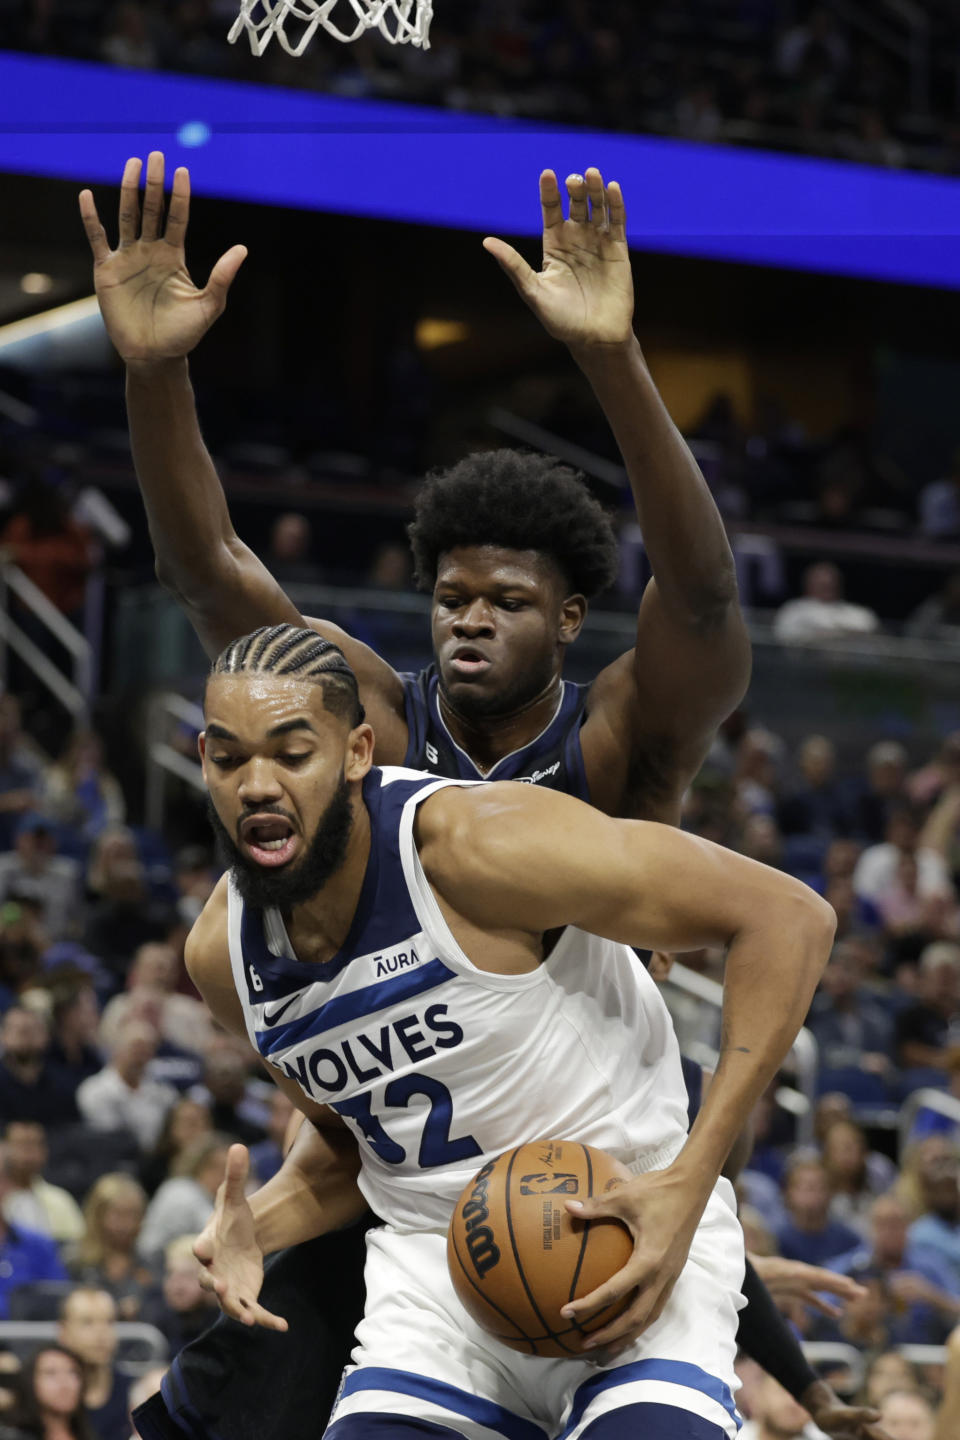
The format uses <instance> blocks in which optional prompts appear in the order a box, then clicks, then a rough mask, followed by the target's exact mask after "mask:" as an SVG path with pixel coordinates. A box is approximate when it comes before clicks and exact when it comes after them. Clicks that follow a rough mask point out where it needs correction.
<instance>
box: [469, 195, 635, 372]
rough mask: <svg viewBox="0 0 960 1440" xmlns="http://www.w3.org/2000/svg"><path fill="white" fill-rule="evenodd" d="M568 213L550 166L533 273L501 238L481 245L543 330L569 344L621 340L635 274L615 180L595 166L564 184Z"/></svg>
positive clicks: (629, 329) (626, 333)
mask: <svg viewBox="0 0 960 1440" xmlns="http://www.w3.org/2000/svg"><path fill="white" fill-rule="evenodd" d="M566 187H567V194H568V195H569V197H570V218H569V219H567V220H565V219H564V218H563V199H562V196H561V193H560V186H559V184H558V183H557V177H556V175H555V174H554V173H553V171H552V170H544V172H543V174H542V175H541V176H540V204H541V206H542V209H543V264H542V266H541V268H540V270H534V269H532V268H531V266H529V265H528V264H527V262H526V260H524V258H523V256H522V255H520V254H518V252H517V251H516V250H514V248H513V246H512V245H508V244H507V243H506V241H504V240H497V239H495V238H494V237H492V236H488V237H487V239H486V240H484V242H483V245H484V249H485V250H487V251H488V252H489V254H491V255H492V256H493V257H494V259H495V260H496V261H497V262H498V264H499V265H500V267H501V268H502V269H503V270H505V271H506V273H507V274H508V275H509V276H510V279H511V280H512V281H513V283H514V285H515V286H516V288H517V291H518V293H519V294H520V295H521V296H522V298H523V299H524V300H525V301H526V303H527V304H528V305H529V306H530V309H531V310H532V311H533V313H534V314H535V315H536V317H537V319H538V320H539V321H540V322H541V324H542V325H543V327H544V329H545V330H547V332H548V333H549V334H550V335H552V336H553V338H554V339H555V340H562V341H563V342H564V344H565V345H569V346H571V347H572V348H576V347H582V346H590V345H602V346H608V345H623V344H626V342H627V341H628V340H630V338H631V336H632V334H633V273H632V271H631V269H630V253H629V250H628V249H627V231H626V222H627V216H626V210H625V208H624V203H623V195H622V193H621V190H620V186H619V185H618V184H617V182H616V181H615V180H612V181H611V182H610V184H609V185H604V183H603V176H602V175H601V174H600V171H599V170H597V169H595V168H591V169H589V170H587V172H586V174H584V175H571V176H569V177H568V179H567V182H566Z"/></svg>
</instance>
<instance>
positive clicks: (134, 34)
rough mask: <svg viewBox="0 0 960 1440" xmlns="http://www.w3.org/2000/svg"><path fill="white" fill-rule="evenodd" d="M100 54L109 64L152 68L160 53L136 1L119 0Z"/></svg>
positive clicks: (129, 67) (146, 15) (142, 11)
mask: <svg viewBox="0 0 960 1440" xmlns="http://www.w3.org/2000/svg"><path fill="white" fill-rule="evenodd" d="M100 53H101V55H102V57H103V59H104V60H106V61H107V62H108V63H109V64H110V65H122V66H124V67H125V68H126V69H130V70H153V69H154V68H155V66H156V65H157V62H158V60H159V58H160V57H159V52H158V50H157V45H156V42H155V40H154V38H153V36H152V34H151V32H150V22H149V16H148V13H147V11H146V10H145V9H144V7H143V5H141V4H140V3H139V0H120V4H119V5H117V7H116V9H115V10H114V12H113V17H112V19H111V22H110V29H109V31H108V32H107V34H106V35H105V36H104V39H103V43H102V44H101V46H100Z"/></svg>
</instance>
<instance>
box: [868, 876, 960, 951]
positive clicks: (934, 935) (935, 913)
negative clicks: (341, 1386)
mask: <svg viewBox="0 0 960 1440" xmlns="http://www.w3.org/2000/svg"><path fill="white" fill-rule="evenodd" d="M874 906H875V908H876V911H877V914H878V915H879V916H880V919H881V920H882V922H883V929H884V933H885V934H886V935H887V936H888V937H889V938H890V939H891V940H894V941H896V942H897V945H896V950H897V952H898V953H900V954H902V953H903V951H904V949H906V950H907V951H908V952H909V951H913V953H916V951H918V950H919V949H921V948H922V947H923V945H925V944H926V943H928V942H929V941H931V940H955V939H957V938H960V906H958V904H957V899H956V896H955V895H954V894H952V893H949V892H942V891H941V892H939V893H937V894H933V895H930V894H927V895H922V894H921V893H920V870H919V866H918V865H917V857H916V856H915V855H910V854H901V855H900V857H899V859H898V860H897V868H896V872H895V874H894V878H893V881H892V882H891V884H890V885H889V886H887V887H886V888H885V889H884V890H883V891H882V892H881V893H880V894H879V895H878V896H877V897H876V900H875V901H874Z"/></svg>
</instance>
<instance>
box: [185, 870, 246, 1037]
mask: <svg viewBox="0 0 960 1440" xmlns="http://www.w3.org/2000/svg"><path fill="white" fill-rule="evenodd" d="M227 885H228V881H227V876H226V875H224V876H223V877H222V878H221V879H220V880H219V881H218V882H217V885H216V887H215V889H214V891H213V893H212V895H211V896H210V899H209V900H208V901H207V903H206V905H204V907H203V909H202V910H201V911H200V914H199V915H198V916H197V919H196V921H195V923H194V926H193V929H192V930H191V931H190V934H189V935H188V936H187V943H186V945H185V946H184V952H183V958H184V961H185V962H186V966H187V973H188V974H189V976H190V979H191V980H192V981H193V983H194V985H196V987H197V989H198V990H199V991H200V994H201V996H202V997H203V999H204V1001H205V1002H206V1005H207V1008H208V1009H209V1010H210V1013H211V1014H212V1016H213V1018H214V1019H215V1020H218V1021H219V1022H220V1024H221V1025H223V1026H224V1027H225V1028H226V1029H227V1030H230V1031H231V1032H232V1033H233V1034H235V1035H242V1036H246V1033H247V1032H246V1025H245V1024H244V1019H243V1007H242V1006H241V1004H240V999H239V996H238V995H237V991H236V987H235V985H234V983H233V972H232V970H231V968H230V942H229V938H228V930H227Z"/></svg>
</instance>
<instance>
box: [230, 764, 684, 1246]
mask: <svg viewBox="0 0 960 1440" xmlns="http://www.w3.org/2000/svg"><path fill="white" fill-rule="evenodd" d="M458 783H463V782H457V781H450V780H439V781H438V780H437V779H436V778H435V777H434V776H426V775H422V774H420V773H418V772H416V771H411V770H403V769H399V768H392V767H391V768H386V769H383V770H373V771H371V773H370V775H369V776H368V777H367V779H366V780H365V782H364V799H365V802H366V805H367V808H368V810H369V813H370V824H371V845H370V858H369V861H368V864H367V871H366V875H365V877H364V881H363V887H362V891H361V895H360V899H359V903H358V905H357V912H356V915H355V917H354V920H353V924H352V925H351V928H350V933H349V935H348V936H347V939H346V941H345V942H344V945H343V947H342V949H341V950H340V951H339V953H338V954H337V955H335V956H334V957H333V959H332V960H330V961H327V962H325V963H324V964H311V963H309V962H302V961H298V960H296V959H295V958H294V957H293V952H292V949H291V946H290V942H289V940H288V938H287V935H286V931H285V929H284V927H283V923H282V921H281V918H280V915H279V913H278V912H276V911H258V910H255V909H253V908H252V907H251V906H248V905H244V903H243V902H242V901H241V899H240V897H239V895H238V894H237V892H236V890H235V889H234V887H233V885H232V884H231V886H230V892H229V937H230V956H231V961H232V964H233V973H234V979H235V982H236V987H237V992H238V994H239V996H240V999H241V1001H242V1003H243V1009H244V1015H245V1018H246V1023H247V1029H248V1031H249V1034H250V1038H251V1040H252V1042H253V1044H254V1045H255V1046H256V1047H257V1049H258V1050H259V1051H260V1053H261V1055H263V1057H264V1058H265V1059H266V1060H267V1061H268V1062H269V1064H271V1065H273V1066H276V1067H277V1068H278V1069H279V1070H281V1071H282V1072H283V1073H284V1074H285V1075H287V1076H290V1077H291V1078H293V1079H295V1080H296V1081H297V1082H298V1084H299V1085H300V1087H301V1089H302V1090H303V1092H304V1094H305V1095H307V1096H308V1097H309V1098H310V1099H311V1100H313V1101H317V1102H319V1103H321V1104H326V1105H330V1106H331V1107H332V1108H333V1109H334V1110H336V1111H337V1113H338V1114H339V1115H341V1116H342V1117H343V1119H344V1120H345V1121H346V1122H347V1124H348V1125H349V1126H350V1127H351V1129H352V1130H353V1131H354V1133H355V1134H356V1136H357V1139H358V1141H359V1145H360V1153H361V1156H362V1162H363V1163H362V1170H361V1175H360V1188H361V1189H362V1191H363V1193H364V1195H365V1196H366V1199H367V1201H368V1202H369V1204H370V1207H371V1209H372V1210H373V1211H374V1213H375V1214H377V1215H378V1216H379V1217H380V1218H381V1219H382V1220H385V1221H387V1222H388V1223H389V1224H391V1225H393V1226H395V1227H397V1228H398V1229H401V1230H403V1229H406V1230H424V1229H437V1228H444V1227H446V1225H447V1223H448V1222H449V1219H450V1215H451V1213H452V1209H453V1205H454V1202H455V1201H456V1199H457V1197H458V1196H459V1194H460V1191H461V1190H462V1189H463V1187H464V1185H465V1184H466V1183H467V1181H468V1180H469V1179H470V1178H471V1177H472V1176H473V1175H474V1174H475V1173H476V1171H477V1170H478V1169H480V1167H481V1166H482V1165H484V1164H485V1163H486V1162H487V1160H490V1159H492V1158H493V1157H495V1156H496V1155H498V1154H500V1153H501V1152H502V1151H504V1150H508V1149H510V1148H512V1147H513V1146H514V1145H519V1144H521V1143H524V1142H526V1141H530V1140H537V1139H551V1138H552V1139H566V1140H579V1141H582V1142H583V1143H584V1144H588V1145H595V1146H598V1147H599V1148H600V1149H602V1150H606V1151H608V1152H610V1153H611V1154H612V1155H615V1156H616V1157H617V1158H618V1159H620V1160H622V1161H623V1162H624V1163H625V1164H626V1165H628V1166H630V1168H631V1169H632V1170H634V1171H635V1172H640V1171H643V1170H653V1169H658V1168H662V1167H663V1166H665V1165H667V1164H669V1163H670V1161H671V1160H672V1159H673V1158H674V1157H675V1156H676V1155H677V1153H678V1152H679V1150H680V1149H681V1147H682V1145H683V1143H684V1139H685V1136H686V1130H687V1096H686V1089H685V1087H684V1082H683V1075H682V1071H681V1067H680V1052H679V1049H678V1046H677V1041H676V1037H675V1035H674V1032H673V1026H672V1024H671V1021H670V1017H669V1015H668V1013H667V1009H666V1006H665V1005H664V1003H663V1001H662V999H661V998H660V994H659V992H658V990H657V987H656V985H655V984H654V982H653V981H652V980H651V979H650V977H649V975H648V974H647V972H646V970H645V969H644V967H643V965H642V964H641V963H640V961H639V960H638V959H637V957H636V955H634V953H633V951H632V950H630V949H629V948H628V947H627V946H625V945H618V944H614V943H613V942H612V941H609V940H601V939H598V938H597V937H596V936H593V935H588V934H586V933H584V932H583V931H581V930H577V929H574V928H572V927H571V928H568V929H567V930H566V931H565V932H564V933H563V935H562V936H561V938H560V940H559V941H558V943H557V945H556V947H555V948H554V950H553V952H552V954H551V955H550V957H549V958H548V959H547V960H546V961H545V962H544V963H543V964H542V965H541V966H539V968H538V969H537V970H535V971H533V972H531V973H530V974H525V975H495V974H490V973H488V972H487V971H485V970H481V969H478V967H477V966H476V965H475V964H473V963H472V962H471V960H470V959H468V957H467V956H466V955H465V954H464V952H463V951H462V950H461V949H460V947H459V945H458V944H457V942H456V941H455V940H454V938H453V935H452V934H451V932H450V929H449V927H448V926H447V924H446V922H445V921H444V919H443V917H442V915H441V913H440V909H439V906H438V905H437V902H436V899H435V897H434V895H433V892H432V890H431V888H430V886H429V884H428V883H427V880H426V878H425V876H424V873H423V870H422V868H421V865H420V860H419V857H418V855H417V851H416V846H415V843H414V839H413V822H414V816H415V812H416V808H417V806H418V805H419V804H421V803H422V801H424V800H425V799H427V797H428V796H430V795H432V794H433V793H434V792H435V791H436V790H439V789H442V788H443V787H444V786H445V785H450V784H458Z"/></svg>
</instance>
